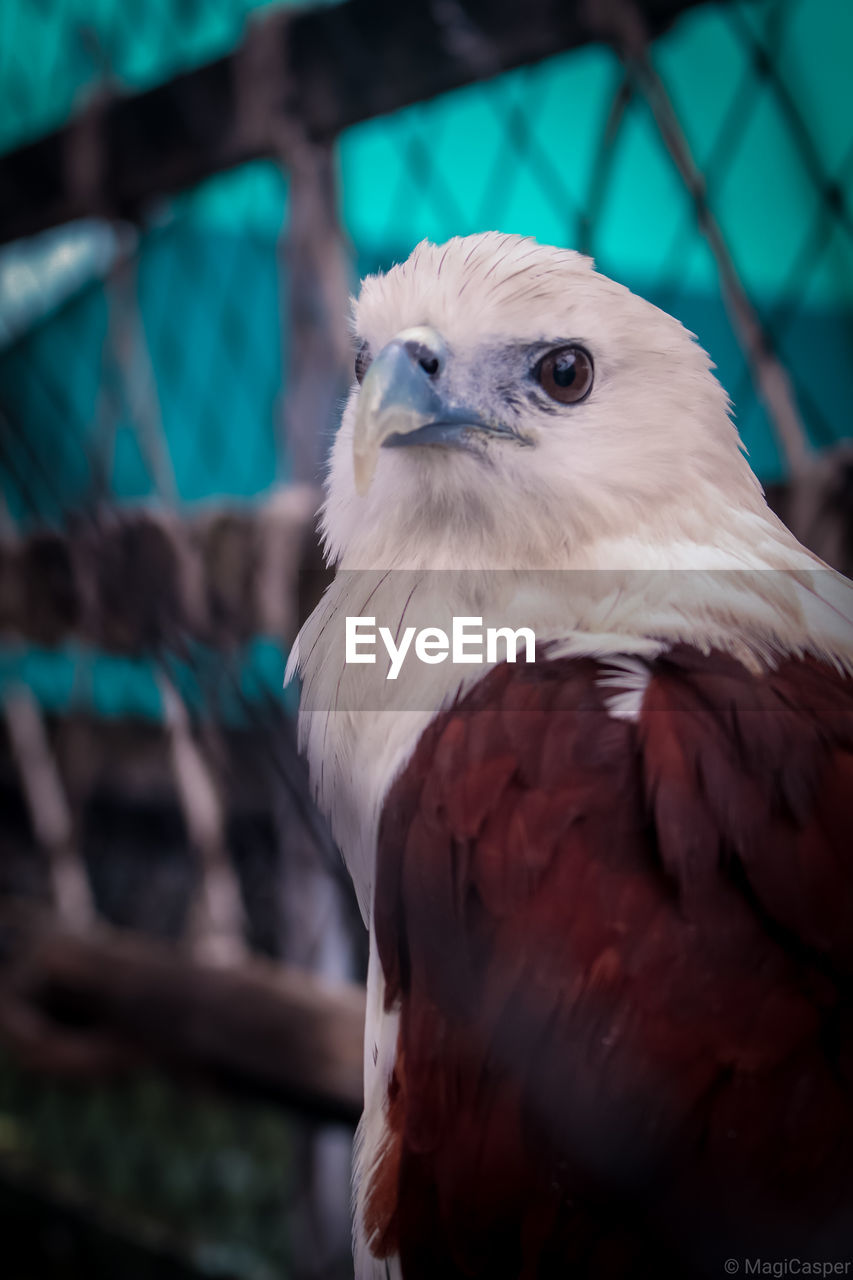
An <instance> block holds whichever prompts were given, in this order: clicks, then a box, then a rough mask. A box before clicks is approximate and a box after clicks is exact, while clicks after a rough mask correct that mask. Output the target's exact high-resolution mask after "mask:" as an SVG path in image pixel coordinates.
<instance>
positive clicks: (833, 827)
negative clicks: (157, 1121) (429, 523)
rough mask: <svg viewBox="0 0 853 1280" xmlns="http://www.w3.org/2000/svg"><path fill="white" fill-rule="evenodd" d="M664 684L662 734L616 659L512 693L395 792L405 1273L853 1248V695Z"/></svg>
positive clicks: (392, 1145)
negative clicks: (618, 684) (619, 699)
mask: <svg viewBox="0 0 853 1280" xmlns="http://www.w3.org/2000/svg"><path fill="white" fill-rule="evenodd" d="M648 665H649V681H648V685H647V688H646V692H645V696H644V698H643V701H642V706H641V710H640V713H639V716H638V718H637V719H636V721H634V720H624V719H616V718H614V717H613V716H612V715H611V714H609V712H608V709H607V705H606V690H605V689H603V688H602V686H601V677H602V667H601V665H600V664H599V663H598V662H596V661H595V660H593V659H574V660H559V661H553V662H544V663H538V664H536V665H535V666H517V667H513V666H507V665H503V666H499V667H497V668H495V669H494V670H493V671H492V672H491V673H490V674H489V675H488V676H487V677H485V678H484V679H483V680H482V681H481V682H480V683H479V684H478V685H477V686H476V687H475V688H474V690H473V691H472V692H471V693H470V694H468V695H467V696H466V697H465V698H464V699H463V700H462V701H460V702H459V703H458V704H457V705H456V706H454V707H453V708H452V709H451V710H449V711H447V712H445V713H444V714H442V715H441V716H439V717H438V718H437V719H436V720H435V721H434V722H433V723H432V725H431V726H430V728H429V729H428V731H427V732H426V733H425V734H424V735H423V737H422V739H421V741H420V743H419V744H418V746H417V749H416V751H415V753H414V756H413V757H412V759H411V761H410V763H409V765H408V767H407V768H406V770H405V771H404V773H403V775H402V776H401V777H400V778H399V779H398V780H397V782H396V783H395V785H394V786H393V788H392V790H391V792H390V793H389V796H388V798H387V801H386V805H385V809H384V814H383V819H382V824H381V829H380V838H379V849H378V863H377V885H376V900H375V928H376V936H377V941H378V946H379V953H380V957H381V961H382V966H383V969H384V975H385V981H386V994H387V1004H388V1007H389V1008H391V1007H393V1008H399V1009H400V1013H401V1018H400V1033H399V1043H398V1050H397V1059H396V1066H395V1069H394V1074H393V1077H392V1080H391V1083H390V1092H389V1106H388V1134H387V1141H386V1143H385V1147H384V1150H383V1154H382V1158H381V1160H380V1162H379V1164H378V1166H377V1168H376V1170H375V1171H374V1173H373V1176H372V1181H371V1185H370V1189H369V1194H368V1197H367V1222H366V1227H367V1234H368V1238H372V1239H373V1240H374V1247H375V1248H376V1249H377V1251H378V1252H379V1253H380V1254H389V1255H390V1254H392V1253H399V1255H400V1258H401V1265H402V1271H403V1276H404V1277H405V1280H418V1278H420V1277H423V1278H424V1280H426V1278H427V1277H429V1278H430V1280H435V1277H438V1276H440V1277H442V1278H444V1277H447V1278H448V1280H452V1278H453V1277H457V1276H458V1277H462V1276H466V1277H489V1280H501V1278H502V1277H506V1278H507V1280H509V1278H510V1277H512V1278H513V1280H515V1278H516V1277H524V1278H525V1280H526V1278H528V1277H552V1276H553V1277H557V1276H559V1277H567V1276H573V1277H589V1278H592V1280H603V1278H604V1277H606V1278H607V1280H611V1278H615V1277H628V1276H630V1277H639V1276H645V1275H649V1276H651V1275H654V1276H656V1277H661V1276H665V1275H673V1276H679V1277H687V1276H692V1275H708V1276H718V1275H720V1274H721V1270H720V1268H721V1265H722V1261H723V1259H725V1258H726V1257H728V1256H735V1257H743V1256H762V1257H765V1258H771V1257H783V1256H786V1255H790V1254H791V1253H793V1252H796V1251H797V1250H801V1251H802V1250H804V1249H809V1250H811V1255H810V1256H817V1257H821V1258H826V1259H831V1260H835V1259H838V1258H844V1257H847V1258H849V1257H850V1256H851V1253H853V1012H851V997H853V688H851V681H850V680H849V679H846V678H845V677H843V676H841V675H838V674H837V673H835V672H834V671H832V670H831V669H829V668H828V667H825V666H821V665H820V664H818V663H816V662H813V661H811V660H796V661H795V660H786V661H785V662H783V663H782V664H781V665H780V667H779V668H778V670H776V671H773V672H768V673H766V674H764V675H762V676H756V675H755V674H753V673H751V672H750V671H748V670H747V669H746V668H745V667H744V666H742V665H741V664H739V663H738V662H737V661H735V660H734V659H733V658H730V657H727V656H724V655H721V654H710V655H702V654H700V653H698V652H697V651H695V650H692V649H689V648H687V647H682V648H679V649H676V650H672V651H671V652H670V653H668V654H667V655H665V656H662V657H660V658H658V659H656V660H654V661H653V662H650V663H649V664H648ZM377 1242H378V1243H377Z"/></svg>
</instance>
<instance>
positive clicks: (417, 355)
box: [406, 342, 441, 378]
mask: <svg viewBox="0 0 853 1280" xmlns="http://www.w3.org/2000/svg"><path fill="white" fill-rule="evenodd" d="M406 350H407V351H408V353H409V355H410V356H411V357H412V359H413V360H417V362H418V364H419V365H420V367H421V368H422V369H423V371H424V373H426V374H428V375H429V377H431V378H432V377H433V376H434V375H435V374H436V373H438V371H439V369H440V368H441V360H440V359H439V357H438V356H437V355H436V353H435V352H434V351H433V350H432V349H431V348H430V347H428V346H426V345H425V344H424V343H422V342H407V343H406Z"/></svg>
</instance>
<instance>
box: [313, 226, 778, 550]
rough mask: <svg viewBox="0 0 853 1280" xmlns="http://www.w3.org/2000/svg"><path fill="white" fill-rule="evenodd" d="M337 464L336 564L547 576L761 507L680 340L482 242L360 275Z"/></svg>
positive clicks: (690, 349) (699, 368)
mask: <svg viewBox="0 0 853 1280" xmlns="http://www.w3.org/2000/svg"><path fill="white" fill-rule="evenodd" d="M354 328H355V338H356V343H357V353H358V354H357V358H356V374H357V381H356V383H355V384H354V385H353V388H352V392H351V394H350V397H349V400H348V403H347V406H346V409H345V412H344V416H343V421H342V424H341V428H340V432H339V434H338V437H337V440H336V442H335V446H334V449H333V453H332V460H331V468H330V474H329V481H328V501H327V503H326V507H325V511H324V521H323V530H324V536H325V539H326V544H327V551H328V554H329V558H330V559H331V560H332V561H333V562H335V563H339V562H343V563H350V564H358V565H363V566H367V565H369V566H371V567H376V566H378V565H381V564H382V563H383V561H384V562H387V565H388V566H391V565H395V564H401V563H408V564H413V563H419V562H420V563H427V564H431V565H436V564H439V565H452V566H457V567H467V566H470V565H479V564H487V565H493V566H496V567H498V566H504V565H506V566H518V567H522V566H529V565H531V566H532V565H540V566H541V565H558V564H560V565H561V564H564V563H568V562H569V560H570V559H571V558H572V557H573V556H574V555H575V554H576V553H577V551H578V549H580V548H583V547H584V546H585V545H589V544H591V543H594V542H600V541H601V540H602V539H618V538H621V537H624V536H626V535H627V534H629V533H631V532H635V531H636V530H638V529H646V530H647V531H648V532H647V534H646V536H647V537H648V538H649V539H650V540H651V541H655V540H658V539H664V538H670V539H672V538H678V537H682V536H684V530H685V528H688V527H689V529H690V530H691V533H690V537H691V540H693V541H696V525H697V521H699V522H700V523H701V522H702V521H704V522H705V523H706V525H713V522H715V521H716V520H717V519H718V517H719V512H720V511H721V509H723V508H725V507H738V508H741V509H749V510H751V511H753V512H756V513H758V512H760V511H763V510H764V503H763V499H762V495H761V489H760V486H759V484H758V481H757V480H756V479H755V477H754V476H753V474H752V472H751V471H750V469H749V466H748V465H747V463H746V460H745V458H744V456H743V453H742V450H741V446H740V441H739V438H738V435H737V432H736V430H735V427H734V425H733V423H732V421H731V418H730V416H729V406H728V400H727V397H726V394H725V392H724V391H723V389H722V388H721V386H720V384H719V383H718V382H717V380H716V378H715V377H714V375H713V373H712V372H711V368H712V365H711V363H710V361H709V359H708V356H707V355H706V353H705V352H704V351H703V350H702V349H701V347H700V346H699V345H698V344H697V342H696V341H695V339H694V338H693V335H692V334H690V333H688V332H687V331H686V330H685V329H684V328H683V326H682V325H681V324H680V323H679V322H678V321H677V320H675V319H673V318H672V317H671V316H669V315H667V314H666V313H665V312H663V311H660V310H659V309H658V308H657V307H654V306H652V305H651V303H649V302H646V301H645V300H644V299H642V298H640V297H637V296H636V295H635V294H633V293H631V292H630V290H628V289H626V288H625V287H624V286H622V285H619V284H616V283H615V282H614V281H612V280H609V279H608V278H607V277H605V276H602V275H600V274H598V273H597V272H596V271H595V270H594V268H593V264H592V262H591V260H590V259H589V258H585V257H583V256H581V255H580V254H578V253H575V252H573V251H571V250H567V249H556V248H552V247H550V246H546V245H540V244H537V243H536V241H534V240H532V239H528V238H524V237H520V236H510V235H502V234H499V233H497V232H488V233H485V234H483V235H476V236H467V237H457V238H455V239H453V240H450V241H448V242H447V243H446V244H443V245H434V244H430V243H429V242H426V241H425V242H423V243H422V244H420V245H418V247H417V248H416V249H415V250H414V252H413V253H412V254H411V256H410V257H409V258H408V260H407V261H406V262H404V263H402V264H401V265H399V266H396V267H394V268H393V269H392V270H390V271H389V272H388V273H387V274H385V275H376V276H369V277H368V278H367V279H366V280H365V281H364V283H363V286H362V289H361V294H360V296H359V298H358V299H357V301H356V304H355V309H354Z"/></svg>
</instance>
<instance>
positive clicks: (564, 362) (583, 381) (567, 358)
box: [535, 343, 593, 404]
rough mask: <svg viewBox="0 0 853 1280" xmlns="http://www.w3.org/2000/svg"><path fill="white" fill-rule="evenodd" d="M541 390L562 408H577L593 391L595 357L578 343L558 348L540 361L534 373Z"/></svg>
mask: <svg viewBox="0 0 853 1280" xmlns="http://www.w3.org/2000/svg"><path fill="white" fill-rule="evenodd" d="M535 374H536V379H537V381H538V382H539V385H540V387H541V388H542V390H543V391H545V392H546V393H547V394H548V395H549V396H550V397H551V399H552V400H559V402H560V404H577V402H578V401H579V400H583V399H585V397H586V396H588V395H589V393H590V391H591V390H592V379H593V367H592V356H591V355H590V354H589V352H588V351H587V350H586V349H585V348H584V347H580V346H578V345H577V344H575V343H572V345H571V346H567V347H555V349H554V350H553V351H549V352H548V353H547V355H544V356H543V357H542V359H541V360H540V361H539V363H538V365H537V366H536V369H535Z"/></svg>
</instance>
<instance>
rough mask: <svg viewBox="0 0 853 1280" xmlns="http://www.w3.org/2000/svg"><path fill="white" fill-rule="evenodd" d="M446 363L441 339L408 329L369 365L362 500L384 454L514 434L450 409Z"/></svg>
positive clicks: (361, 406) (362, 418)
mask: <svg viewBox="0 0 853 1280" xmlns="http://www.w3.org/2000/svg"><path fill="white" fill-rule="evenodd" d="M447 358H448V353H447V346H446V344H445V342H444V340H443V338H442V337H441V335H440V334H439V333H437V332H436V330H435V329H431V328H430V327H429V326H427V325H421V326H418V327H417V328H413V329H405V330H404V331H403V332H402V333H400V334H399V335H398V336H397V337H396V338H394V339H393V341H391V342H389V343H388V345H387V346H386V347H383V349H382V350H381V351H380V352H379V355H378V356H377V357H376V359H375V360H374V361H373V363H372V364H371V366H370V368H369V369H368V371H367V373H366V375H365V378H364V382H363V383H362V387H361V392H360V394H359V399H358V411H357V413H356V418H355V430H354V432H353V468H354V471H355V487H356V490H357V492H358V493H359V494H360V495H361V496H362V497H363V496H364V494H366V493H367V490H368V489H369V488H370V482H371V480H372V479H373V474H374V472H375V470H376V463H377V461H378V459H379V450H380V449H381V448H385V449H389V448H400V447H402V446H405V445H446V446H450V447H456V448H460V447H462V448H464V447H466V446H467V445H468V444H469V443H470V440H471V435H472V433H473V432H479V433H482V432H484V431H485V432H489V433H491V434H493V435H508V434H512V433H511V432H508V431H507V429H506V428H504V427H501V426H500V425H499V424H496V423H493V422H487V421H485V420H484V419H483V418H482V417H481V416H480V414H479V413H477V412H476V411H475V410H473V409H471V408H469V407H467V406H465V405H458V404H451V403H448V401H447V400H446V399H445V398H444V396H443V394H442V392H441V390H440V384H439V377H440V374H441V373H442V371H443V369H444V368H445V366H446V363H447Z"/></svg>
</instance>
